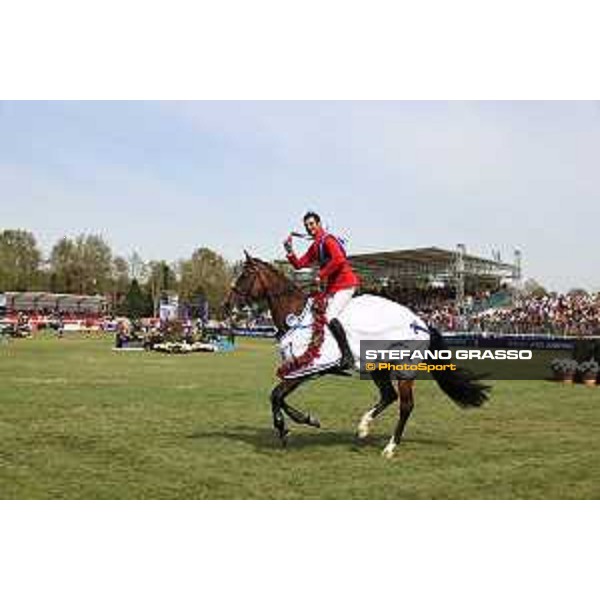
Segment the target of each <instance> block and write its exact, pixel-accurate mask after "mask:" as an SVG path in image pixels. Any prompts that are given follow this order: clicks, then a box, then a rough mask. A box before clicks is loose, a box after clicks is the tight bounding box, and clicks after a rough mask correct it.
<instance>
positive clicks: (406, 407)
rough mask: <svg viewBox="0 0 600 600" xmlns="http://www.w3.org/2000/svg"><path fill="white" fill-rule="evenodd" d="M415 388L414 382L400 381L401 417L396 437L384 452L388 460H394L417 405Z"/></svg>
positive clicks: (393, 436) (391, 439)
mask: <svg viewBox="0 0 600 600" xmlns="http://www.w3.org/2000/svg"><path fill="white" fill-rule="evenodd" d="M414 386H415V382H414V380H404V381H403V380H400V381H398V392H399V393H400V417H399V419H398V423H397V424H396V429H395V430H394V435H392V437H391V438H390V441H389V442H388V444H387V446H386V447H385V448H384V450H383V452H382V454H383V456H385V457H386V458H392V456H394V451H395V450H396V446H398V444H399V443H400V440H401V439H402V434H403V433H404V427H405V426H406V422H407V421H408V418H409V417H410V413H411V412H412V409H413V406H414V404H415V401H414V394H413V390H414Z"/></svg>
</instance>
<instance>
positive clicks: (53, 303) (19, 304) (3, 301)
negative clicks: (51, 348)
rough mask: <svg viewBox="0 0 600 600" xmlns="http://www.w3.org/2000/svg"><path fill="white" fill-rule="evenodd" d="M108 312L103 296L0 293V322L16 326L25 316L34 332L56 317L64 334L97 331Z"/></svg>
mask: <svg viewBox="0 0 600 600" xmlns="http://www.w3.org/2000/svg"><path fill="white" fill-rule="evenodd" d="M107 311H108V302H107V300H106V298H105V297H104V296H80V295H75V294H51V293H47V292H4V293H0V319H1V320H2V321H3V322H5V323H17V322H18V321H19V318H23V316H25V317H26V318H27V321H28V323H29V325H30V326H31V327H32V328H34V329H36V328H41V327H46V326H48V325H49V324H50V323H51V322H53V321H55V320H56V319H57V318H59V317H60V319H61V320H62V323H63V325H64V329H65V330H66V331H78V330H84V329H85V330H97V329H100V328H101V326H102V322H103V321H104V318H105V315H106V313H107Z"/></svg>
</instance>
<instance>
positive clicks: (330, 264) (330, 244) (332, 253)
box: [319, 235, 347, 279]
mask: <svg viewBox="0 0 600 600" xmlns="http://www.w3.org/2000/svg"><path fill="white" fill-rule="evenodd" d="M323 244H324V245H325V250H326V252H327V255H328V256H329V260H328V261H327V263H326V264H325V266H324V267H323V268H322V269H321V270H320V271H319V277H320V278H321V279H327V278H328V277H329V276H330V275H331V274H332V273H335V272H336V271H337V270H338V269H339V268H340V267H341V266H342V265H343V264H344V263H345V262H346V260H347V259H346V255H345V254H344V252H343V250H342V248H341V246H340V243H339V242H338V241H337V239H335V237H334V236H332V235H328V236H327V237H326V238H325V241H324V242H323Z"/></svg>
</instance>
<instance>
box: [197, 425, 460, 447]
mask: <svg viewBox="0 0 600 600" xmlns="http://www.w3.org/2000/svg"><path fill="white" fill-rule="evenodd" d="M187 437H188V438H189V439H199V440H204V439H215V438H218V439H224V440H231V441H234V442H243V443H245V444H248V445H250V446H253V447H254V448H255V449H256V450H258V451H259V452H260V451H262V452H265V451H268V452H271V451H273V450H278V449H283V446H282V444H281V442H280V440H279V438H278V437H277V436H276V435H275V432H274V431H273V429H270V428H266V427H261V428H255V427H247V426H237V427H232V428H231V429H230V430H229V431H210V432H204V431H196V432H194V433H191V434H190V435H188V436H187ZM388 440H389V435H387V434H382V433H377V434H372V435H370V436H369V437H368V438H367V439H366V440H359V439H358V438H357V437H356V434H355V433H354V432H350V431H326V430H325V431H323V430H321V431H302V430H300V429H296V430H292V431H291V432H290V434H289V436H288V440H287V445H286V447H285V450H288V451H289V450H291V451H294V450H300V449H303V448H312V447H329V446H345V447H347V448H349V449H350V450H361V449H362V448H368V447H376V448H377V447H379V448H382V447H383V446H385V444H387V442H388ZM413 444H415V445H426V446H437V447H441V448H446V449H448V450H450V449H452V448H453V447H455V446H456V445H457V443H456V442H449V441H447V440H436V439H431V438H418V437H417V438H412V437H410V436H409V437H407V438H405V439H404V440H402V445H404V446H411V445H413Z"/></svg>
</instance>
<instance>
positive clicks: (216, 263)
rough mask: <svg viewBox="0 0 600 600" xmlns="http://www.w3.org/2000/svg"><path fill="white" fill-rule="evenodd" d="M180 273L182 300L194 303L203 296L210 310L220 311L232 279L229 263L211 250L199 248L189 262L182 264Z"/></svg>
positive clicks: (182, 262)
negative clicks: (199, 296)
mask: <svg viewBox="0 0 600 600" xmlns="http://www.w3.org/2000/svg"><path fill="white" fill-rule="evenodd" d="M179 271H180V275H181V279H180V284H179V295H180V298H181V300H183V301H184V302H189V303H194V302H195V300H196V298H197V297H198V295H202V296H203V297H204V298H206V300H207V301H208V305H209V307H210V309H211V310H212V311H218V310H219V308H220V306H221V304H222V302H223V299H224V297H225V294H226V293H227V290H228V288H229V285H230V284H231V279H232V269H231V267H230V266H229V265H228V264H227V261H226V260H225V259H224V258H223V257H222V256H221V255H220V254H217V253H216V252H214V251H213V250H210V249H209V248H198V249H197V250H195V251H194V253H193V254H192V257H191V258H190V259H189V260H184V261H181V262H180V264H179Z"/></svg>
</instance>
